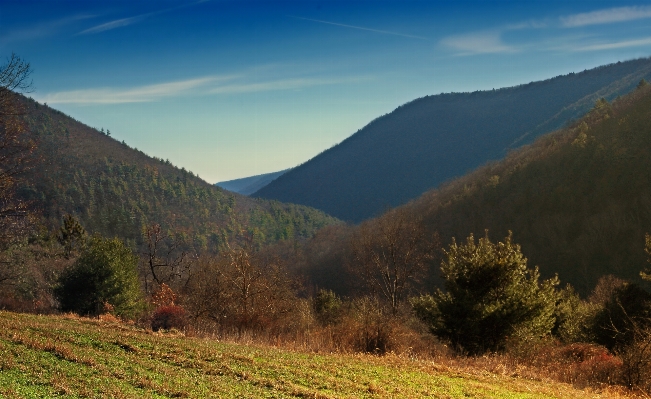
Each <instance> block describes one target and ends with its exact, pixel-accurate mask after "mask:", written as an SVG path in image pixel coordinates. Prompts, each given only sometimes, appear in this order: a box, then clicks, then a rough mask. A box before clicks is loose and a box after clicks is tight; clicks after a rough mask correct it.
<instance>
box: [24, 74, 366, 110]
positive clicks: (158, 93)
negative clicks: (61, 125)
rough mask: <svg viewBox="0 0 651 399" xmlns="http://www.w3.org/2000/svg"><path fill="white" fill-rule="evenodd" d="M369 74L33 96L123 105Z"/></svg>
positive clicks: (234, 78) (216, 80) (219, 80)
mask: <svg viewBox="0 0 651 399" xmlns="http://www.w3.org/2000/svg"><path fill="white" fill-rule="evenodd" d="M368 79H369V78H368V77H341V78H288V79H275V80H274V79H271V80H267V81H264V82H251V81H250V80H249V79H247V78H246V77H244V76H242V75H228V76H206V77H201V78H196V79H188V80H180V81H175V82H166V83H159V84H153V85H145V86H137V87H131V88H108V87H104V88H92V89H82V90H70V91H61V92H56V93H47V94H44V95H41V96H36V100H37V101H40V102H45V103H48V104H79V105H100V104H123V103H139V102H154V101H159V100H162V99H165V98H172V97H179V96H187V95H211V94H212V95H216V94H240V93H253V92H263V91H280V90H299V89H304V88H309V87H313V86H322V85H332V84H342V83H353V82H358V81H361V80H368Z"/></svg>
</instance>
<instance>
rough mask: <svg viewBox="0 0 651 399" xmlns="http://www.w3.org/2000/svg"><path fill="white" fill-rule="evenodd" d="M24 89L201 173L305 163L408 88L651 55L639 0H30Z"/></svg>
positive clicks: (473, 85)
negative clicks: (28, 78)
mask: <svg viewBox="0 0 651 399" xmlns="http://www.w3.org/2000/svg"><path fill="white" fill-rule="evenodd" d="M12 52H15V53H16V54H18V55H19V56H20V57H22V58H23V59H25V60H27V61H28V62H30V63H31V65H32V69H33V71H34V72H33V75H32V77H33V81H34V92H33V93H31V96H32V97H33V98H35V99H37V100H39V101H41V102H47V103H48V105H50V106H52V107H54V108H56V109H59V110H61V111H63V112H65V113H67V114H69V115H71V116H73V117H74V118H76V119H78V120H80V121H82V122H84V123H86V124H88V125H90V126H94V127H97V128H104V129H110V131H111V133H112V136H113V137H115V138H117V139H119V140H125V141H126V142H127V143H128V144H129V145H131V146H134V147H137V148H138V149H141V150H143V151H145V152H146V153H148V154H149V155H152V156H157V157H162V158H167V159H170V160H171V161H172V162H173V163H174V164H175V165H178V166H182V167H185V168H186V169H189V170H192V171H193V172H195V173H197V174H198V175H199V176H201V177H203V178H204V179H205V180H207V181H208V182H211V183H214V182H217V181H222V180H229V179H234V178H239V177H246V176H250V175H255V174H260V173H266V172H273V171H277V170H281V169H285V168H288V167H292V166H295V165H297V164H300V163H302V162H305V161H307V160H308V159H310V158H311V157H313V156H315V155H317V154H318V153H319V152H321V151H323V150H325V149H327V148H329V147H331V146H332V145H334V144H336V143H338V142H340V141H342V140H343V139H345V138H346V137H348V136H350V135H351V134H353V133H355V132H356V131H357V130H358V129H361V128H362V127H363V126H364V125H366V124H367V123H368V122H370V121H371V120H372V119H374V118H376V117H378V116H381V115H383V114H386V113H388V112H391V111H392V110H393V109H395V108H396V107H397V106H399V105H401V104H403V103H405V102H408V101H411V100H413V99H415V98H418V97H422V96H425V95H430V94H438V93H442V92H451V91H454V92H462V91H474V90H484V89H492V88H498V87H504V86H512V85H517V84H521V83H528V82H530V81H535V80H541V79H546V78H550V77H553V76H557V75H561V74H566V73H569V72H577V71H582V70H584V69H589V68H593V67H596V66H599V65H603V64H607V63H612V62H617V61H623V60H627V59H632V58H638V57H648V56H650V55H651V2H648V1H647V2H644V1H641V2H619V1H618V2H615V1H574V2H572V1H563V2H554V1H544V2H534V1H528V2H524V1H523V2H515V1H508V2H506V1H505V2H488V1H474V2H473V1H457V2H424V1H421V2H409V1H401V2H395V1H357V2H353V1H345V2H344V1H328V2H321V1H291V2H275V1H261V2H248V1H239V2H229V1H217V0H209V1H172V0H168V1H133V0H132V1H55V0H46V1H30V0H21V1H14V0H3V1H2V4H0V57H3V58H6V57H7V56H9V55H10V54H11V53H12Z"/></svg>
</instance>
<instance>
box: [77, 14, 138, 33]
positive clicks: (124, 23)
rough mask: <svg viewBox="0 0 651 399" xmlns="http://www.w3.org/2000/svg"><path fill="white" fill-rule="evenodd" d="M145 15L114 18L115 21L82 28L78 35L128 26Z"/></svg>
mask: <svg viewBox="0 0 651 399" xmlns="http://www.w3.org/2000/svg"><path fill="white" fill-rule="evenodd" d="M146 17H147V15H139V16H136V17H131V18H122V19H116V20H115V21H111V22H107V23H104V24H101V25H97V26H93V27H92V28H88V29H86V30H83V31H81V32H79V33H78V34H79V35H86V34H89V33H99V32H104V31H107V30H111V29H115V28H121V27H123V26H128V25H131V24H133V23H136V22H139V21H142V20H143V19H145V18H146Z"/></svg>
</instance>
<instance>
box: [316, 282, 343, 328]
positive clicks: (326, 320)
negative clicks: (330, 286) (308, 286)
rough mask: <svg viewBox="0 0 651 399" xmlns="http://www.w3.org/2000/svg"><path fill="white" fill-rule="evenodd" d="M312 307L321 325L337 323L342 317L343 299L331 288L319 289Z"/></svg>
mask: <svg viewBox="0 0 651 399" xmlns="http://www.w3.org/2000/svg"><path fill="white" fill-rule="evenodd" d="M312 307H313V308H314V314H315V315H316V319H317V320H318V321H319V323H321V325H324V326H327V325H332V324H336V323H337V322H338V321H339V319H340V318H341V312H340V311H341V299H339V297H338V296H337V294H335V293H334V292H332V291H330V290H323V289H322V290H319V292H318V293H317V294H316V296H315V297H314V299H313V300H312Z"/></svg>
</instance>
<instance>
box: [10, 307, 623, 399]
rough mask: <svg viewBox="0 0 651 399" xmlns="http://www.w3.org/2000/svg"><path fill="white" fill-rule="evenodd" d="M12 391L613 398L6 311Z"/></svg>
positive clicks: (544, 384) (418, 365) (430, 365)
mask: <svg viewBox="0 0 651 399" xmlns="http://www.w3.org/2000/svg"><path fill="white" fill-rule="evenodd" d="M0 396H2V397H7V398H51V397H78V398H81V397H86V398H100V397H101V398H106V397H112V398H205V397H214V398H419V397H430V398H468V397H472V398H531V399H533V398H612V397H618V398H619V397H626V396H623V393H618V392H614V391H610V392H600V393H599V392H597V391H585V390H578V389H575V388H573V387H572V386H570V385H568V384H563V383H558V382H551V381H545V380H537V379H528V378H522V377H519V376H517V373H515V375H508V373H506V374H504V373H502V374H500V373H493V372H489V371H486V370H485V369H484V370H481V369H473V368H469V367H451V366H449V365H444V364H439V363H437V362H436V361H432V360H418V359H414V358H410V357H409V356H398V355H392V354H389V355H386V356H382V357H380V356H373V355H360V354H357V355H346V354H318V353H307V352H300V351H292V350H287V349H279V348H275V347H272V346H262V345H254V344H250V345H243V344H238V343H229V342H220V341H217V340H215V339H209V338H197V337H186V336H184V335H183V334H181V333H178V332H164V333H160V332H158V333H154V332H152V331H150V330H146V329H142V328H139V327H137V326H135V325H129V324H123V323H119V322H116V321H101V320H99V319H88V318H79V317H77V316H65V315H64V316H43V315H33V314H19V313H11V312H4V311H3V312H0Z"/></svg>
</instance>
